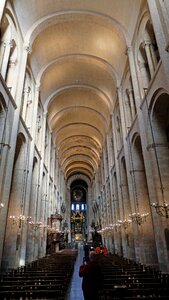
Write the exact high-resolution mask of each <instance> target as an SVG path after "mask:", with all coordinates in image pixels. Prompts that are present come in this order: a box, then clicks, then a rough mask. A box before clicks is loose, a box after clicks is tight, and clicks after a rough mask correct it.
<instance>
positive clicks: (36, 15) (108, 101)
mask: <svg viewBox="0 0 169 300" xmlns="http://www.w3.org/2000/svg"><path fill="white" fill-rule="evenodd" d="M143 2H144V1H143V0H11V5H12V6H13V8H14V10H15V13H16V17H17V21H18V23H19V27H20V30H21V34H22V36H23V40H24V42H25V44H30V46H31V53H30V55H29V64H30V67H31V69H32V72H33V76H34V78H35V80H36V82H37V83H39V84H40V96H41V101H42V104H43V107H44V110H46V112H47V116H48V124H49V126H50V129H51V131H52V134H53V138H54V141H55V143H56V149H57V152H58V158H59V164H60V166H61V168H62V169H63V172H64V175H65V178H66V179H68V178H69V177H70V176H71V175H74V174H79V173H80V174H84V175H86V176H88V177H89V179H90V180H92V178H93V176H94V174H95V173H96V172H97V168H98V165H99V162H100V157H101V154H102V148H103V147H104V143H105V136H106V132H107V131H108V128H109V126H110V123H111V118H110V115H111V113H112V110H113V106H114V103H115V100H116V87H117V85H118V84H119V82H120V81H121V78H122V75H123V72H124V67H125V63H126V54H125V52H126V47H127V46H128V45H130V43H131V41H132V38H133V34H134V28H135V26H136V22H137V20H138V15H139V11H140V8H141V5H142V4H143Z"/></svg>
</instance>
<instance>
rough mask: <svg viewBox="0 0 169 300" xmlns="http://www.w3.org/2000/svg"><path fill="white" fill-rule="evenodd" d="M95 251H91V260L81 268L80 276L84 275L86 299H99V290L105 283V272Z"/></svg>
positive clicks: (83, 288) (83, 287) (83, 284)
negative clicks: (103, 272)
mask: <svg viewBox="0 0 169 300" xmlns="http://www.w3.org/2000/svg"><path fill="white" fill-rule="evenodd" d="M96 257H97V254H96V252H95V251H91V252H90V253H89V262H88V263H87V264H83V265H81V266H80V269H79V276H80V277H83V280H82V290H83V295H84V299H85V300H98V299H99V290H100V289H101V287H102V285H103V274H102V271H101V268H100V266H99V264H98V262H97V260H96Z"/></svg>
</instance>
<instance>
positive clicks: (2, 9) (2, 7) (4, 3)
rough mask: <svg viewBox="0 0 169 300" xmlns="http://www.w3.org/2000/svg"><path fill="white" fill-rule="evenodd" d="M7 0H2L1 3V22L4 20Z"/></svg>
mask: <svg viewBox="0 0 169 300" xmlns="http://www.w3.org/2000/svg"><path fill="white" fill-rule="evenodd" d="M6 2H7V1H6V0H1V5H0V23H1V21H2V16H3V12H4V8H5V5H6Z"/></svg>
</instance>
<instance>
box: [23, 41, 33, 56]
mask: <svg viewBox="0 0 169 300" xmlns="http://www.w3.org/2000/svg"><path fill="white" fill-rule="evenodd" d="M23 48H24V50H25V51H26V52H27V53H28V54H30V53H31V51H32V48H31V46H30V43H29V42H28V43H25V44H24V45H23Z"/></svg>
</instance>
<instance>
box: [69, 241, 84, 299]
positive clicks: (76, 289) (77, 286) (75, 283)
mask: <svg viewBox="0 0 169 300" xmlns="http://www.w3.org/2000/svg"><path fill="white" fill-rule="evenodd" d="M83 256H84V253H83V245H80V244H79V247H78V256H77V259H76V262H75V266H74V272H73V276H72V279H71V282H70V287H69V289H68V294H67V297H66V299H65V300H83V299H84V298H83V293H82V287H81V286H82V279H81V278H80V277H79V267H80V265H81V264H82V263H83Z"/></svg>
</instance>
